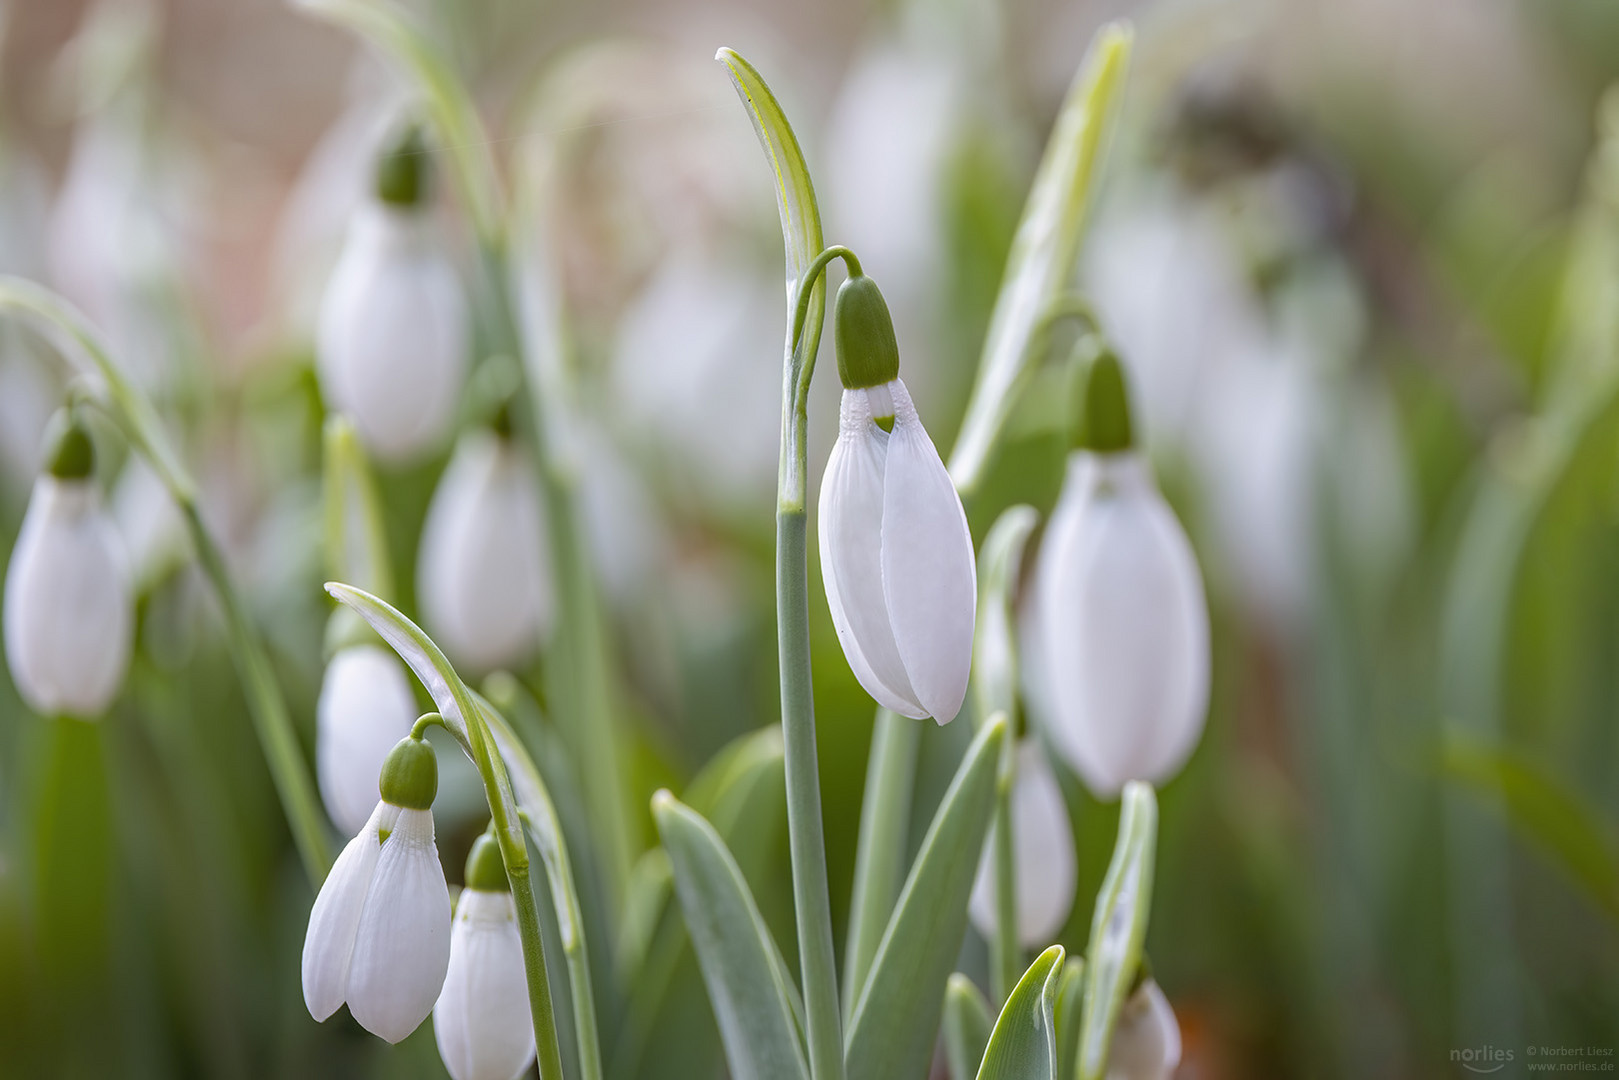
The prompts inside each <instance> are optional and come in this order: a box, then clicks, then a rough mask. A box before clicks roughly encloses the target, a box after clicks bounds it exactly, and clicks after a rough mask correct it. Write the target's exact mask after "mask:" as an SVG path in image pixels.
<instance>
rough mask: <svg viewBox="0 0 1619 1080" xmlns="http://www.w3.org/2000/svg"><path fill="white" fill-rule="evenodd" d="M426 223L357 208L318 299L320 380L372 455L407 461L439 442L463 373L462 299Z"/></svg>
mask: <svg viewBox="0 0 1619 1080" xmlns="http://www.w3.org/2000/svg"><path fill="white" fill-rule="evenodd" d="M432 224H433V223H432V219H431V217H430V216H429V215H427V214H423V213H415V212H402V211H399V210H394V209H391V208H388V207H383V206H379V205H375V204H373V205H370V206H367V207H365V208H364V209H363V212H362V213H360V214H359V215H358V216H356V218H355V219H354V224H353V227H352V229H351V231H350V233H349V236H348V239H347V242H346V243H345V245H344V248H343V254H342V256H341V257H340V258H339V260H338V263H337V268H336V270H335V271H334V272H333V274H332V280H331V283H330V285H329V286H328V288H327V292H326V296H325V298H324V300H323V301H322V304H321V311H320V323H319V327H318V330H317V340H316V355H317V357H318V364H319V371H320V376H321V384H322V386H324V387H325V390H326V393H327V396H328V397H329V399H330V400H331V401H332V402H333V403H334V404H336V405H337V406H338V407H339V408H341V409H343V410H344V411H346V412H348V413H350V414H351V415H352V416H353V418H354V426H355V429H356V430H357V431H358V432H359V435H360V438H361V439H362V440H363V441H364V442H365V444H366V446H367V447H368V448H369V449H370V450H371V451H372V452H373V453H375V454H376V455H377V456H378V457H381V458H386V459H392V460H400V459H405V458H410V457H412V456H415V455H417V454H419V453H421V452H422V451H424V450H426V449H428V448H430V447H432V446H433V445H434V444H435V443H437V442H438V441H439V440H440V439H442V438H443V437H444V435H445V434H446V433H447V432H448V430H449V427H450V422H451V421H452V420H453V419H454V417H455V407H456V404H457V402H458V400H459V398H460V391H461V383H462V380H463V379H464V378H465V375H466V368H467V350H468V345H469V320H468V316H467V304H466V298H465V297H464V295H463V294H462V289H461V282H460V280H459V278H458V277H457V275H456V272H455V267H454V266H452V265H451V264H450V261H449V259H448V258H447V257H446V256H445V254H444V250H443V245H442V244H441V243H440V242H439V241H438V240H437V238H436V237H435V236H434V233H433V228H432Z"/></svg>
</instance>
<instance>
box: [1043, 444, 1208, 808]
mask: <svg viewBox="0 0 1619 1080" xmlns="http://www.w3.org/2000/svg"><path fill="white" fill-rule="evenodd" d="M1102 465H1103V467H1102V468H1100V469H1098V470H1097V471H1095V472H1094V473H1090V474H1086V473H1084V472H1083V471H1081V472H1079V473H1071V474H1070V486H1073V487H1076V488H1077V490H1074V491H1072V492H1070V491H1068V490H1066V489H1065V492H1064V495H1063V497H1062V499H1060V500H1059V502H1060V503H1061V504H1062V505H1061V506H1060V508H1059V510H1058V512H1057V513H1056V514H1054V515H1053V518H1052V523H1051V528H1050V530H1049V534H1048V536H1047V539H1046V543H1048V544H1050V545H1051V551H1050V559H1049V560H1048V561H1046V562H1044V563H1043V566H1042V580H1041V582H1040V585H1039V587H1040V588H1041V589H1042V590H1043V593H1044V594H1043V596H1042V599H1041V605H1042V619H1043V622H1044V628H1043V637H1044V639H1045V643H1044V648H1045V655H1044V658H1043V659H1044V662H1045V663H1046V664H1047V665H1048V666H1047V672H1048V674H1049V678H1050V684H1049V685H1050V689H1051V712H1052V715H1051V717H1049V718H1048V720H1049V731H1050V734H1051V736H1052V741H1053V744H1054V745H1055V746H1056V747H1057V748H1058V749H1059V750H1060V751H1062V752H1063V753H1064V756H1065V757H1067V758H1068V759H1069V761H1070V763H1071V764H1072V765H1073V766H1074V768H1075V770H1076V771H1077V772H1078V773H1079V774H1080V776H1081V777H1083V778H1084V779H1085V781H1086V783H1087V784H1088V785H1089V786H1090V787H1091V789H1092V790H1093V791H1095V792H1096V794H1097V795H1099V796H1101V797H1104V798H1106V797H1111V796H1113V795H1116V794H1117V793H1118V792H1119V790H1120V789H1121V788H1122V787H1123V786H1124V784H1125V782H1126V781H1129V780H1146V781H1149V782H1152V783H1161V782H1163V781H1164V780H1165V779H1167V778H1168V777H1169V776H1171V775H1173V774H1174V772H1175V771H1176V770H1177V769H1179V768H1180V766H1181V765H1182V764H1183V763H1184V761H1185V759H1186V757H1187V755H1188V754H1189V753H1190V752H1191V750H1192V747H1193V746H1194V745H1195V744H1196V742H1197V738H1198V736H1199V735H1200V733H1201V732H1202V729H1203V722H1204V718H1205V714H1206V712H1207V707H1208V683H1209V670H1208V669H1209V626H1208V608H1207V605H1206V603H1205V600H1204V596H1203V585H1202V578H1201V576H1200V574H1199V572H1198V569H1197V562H1196V559H1195V557H1194V556H1193V553H1192V549H1191V544H1190V542H1189V541H1188V540H1187V539H1186V534H1185V532H1184V531H1183V530H1182V529H1181V526H1180V523H1179V522H1178V521H1177V520H1176V519H1175V516H1174V514H1173V512H1172V511H1171V510H1170V509H1169V506H1168V504H1167V503H1165V502H1164V499H1163V496H1162V495H1160V494H1159V493H1158V490H1157V488H1156V487H1155V486H1154V485H1153V483H1152V480H1151V476H1150V474H1149V472H1148V467H1147V465H1146V463H1145V462H1144V461H1142V460H1140V459H1139V458H1136V457H1134V456H1133V455H1128V456H1120V457H1117V458H1110V459H1109V460H1107V461H1106V462H1103V463H1102Z"/></svg>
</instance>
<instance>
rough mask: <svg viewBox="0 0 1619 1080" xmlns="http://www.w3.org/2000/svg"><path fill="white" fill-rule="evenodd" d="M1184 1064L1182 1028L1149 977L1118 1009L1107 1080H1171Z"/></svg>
mask: <svg viewBox="0 0 1619 1080" xmlns="http://www.w3.org/2000/svg"><path fill="white" fill-rule="evenodd" d="M1180 1063H1181V1029H1180V1025H1179V1024H1178V1023H1177V1022H1176V1020H1175V1010H1174V1009H1172V1008H1170V1006H1169V1000H1168V999H1167V998H1165V997H1164V992H1163V991H1162V990H1160V989H1159V988H1158V984H1157V983H1156V982H1154V981H1153V980H1152V979H1147V980H1145V981H1144V982H1142V984H1141V985H1140V986H1139V987H1137V988H1136V992H1135V993H1134V994H1132V995H1130V998H1129V1000H1127V1001H1126V1002H1125V1003H1124V1006H1123V1008H1121V1009H1120V1010H1119V1022H1118V1026H1117V1027H1115V1028H1114V1029H1113V1043H1112V1046H1111V1047H1110V1048H1109V1050H1108V1059H1107V1073H1106V1074H1105V1076H1106V1080H1169V1078H1170V1077H1171V1076H1173V1075H1175V1069H1176V1067H1177V1066H1179V1065H1180Z"/></svg>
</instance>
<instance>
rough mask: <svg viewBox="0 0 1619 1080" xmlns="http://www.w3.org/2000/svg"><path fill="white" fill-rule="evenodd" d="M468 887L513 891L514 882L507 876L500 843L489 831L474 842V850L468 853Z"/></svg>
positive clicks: (484, 890) (488, 890) (491, 890)
mask: <svg viewBox="0 0 1619 1080" xmlns="http://www.w3.org/2000/svg"><path fill="white" fill-rule="evenodd" d="M467 888H469V889H477V890H479V891H480V892H510V891H511V888H512V883H511V881H509V880H508V879H507V877H506V862H505V860H504V859H502V858H501V857H500V845H499V844H498V843H496V841H495V838H494V837H493V836H490V835H489V834H488V833H484V834H483V835H482V836H480V837H478V839H476V840H474V841H473V842H472V851H471V852H470V853H469V854H468V855H467Z"/></svg>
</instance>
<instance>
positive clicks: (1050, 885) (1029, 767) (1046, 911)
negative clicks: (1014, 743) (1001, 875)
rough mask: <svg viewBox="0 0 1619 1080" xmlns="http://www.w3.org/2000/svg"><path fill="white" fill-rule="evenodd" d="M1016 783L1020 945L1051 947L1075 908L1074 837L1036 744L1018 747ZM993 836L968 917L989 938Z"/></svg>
mask: <svg viewBox="0 0 1619 1080" xmlns="http://www.w3.org/2000/svg"><path fill="white" fill-rule="evenodd" d="M1014 769H1015V771H1014V773H1013V777H1012V800H1011V803H1012V865H1013V867H1014V868H1015V870H1016V881H1017V885H1016V895H1017V926H1018V943H1019V944H1021V945H1023V946H1024V947H1026V948H1033V947H1035V946H1039V945H1044V944H1047V943H1048V942H1050V941H1051V940H1052V938H1053V937H1055V936H1056V934H1057V932H1058V931H1059V930H1061V929H1062V926H1063V923H1064V921H1066V920H1067V918H1068V911H1069V909H1070V908H1072V907H1073V905H1074V884H1075V878H1076V873H1077V871H1076V868H1075V863H1074V832H1073V827H1072V826H1071V825H1070V824H1069V822H1068V808H1067V806H1066V805H1065V804H1064V803H1063V800H1062V790H1061V789H1060V788H1058V786H1057V777H1056V774H1054V773H1053V772H1052V771H1051V765H1050V764H1049V763H1048V762H1047V761H1046V757H1045V754H1044V753H1042V752H1041V750H1040V745H1039V743H1038V742H1036V741H1035V740H1034V739H1024V740H1023V741H1022V742H1021V743H1019V744H1018V748H1017V759H1016V763H1015V766H1014ZM994 847H995V844H994V836H993V835H991V836H990V837H989V838H988V839H986V840H985V842H984V854H983V857H982V858H980V859H979V861H978V876H977V877H976V878H974V879H973V891H972V898H971V901H970V903H969V905H968V908H967V912H968V914H969V915H971V916H972V921H973V925H974V926H975V927H977V928H978V932H979V933H981V934H983V935H984V936H985V937H989V936H991V935H993V934H994V933H995V928H996V926H997V922H996V907H995V862H994Z"/></svg>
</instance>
